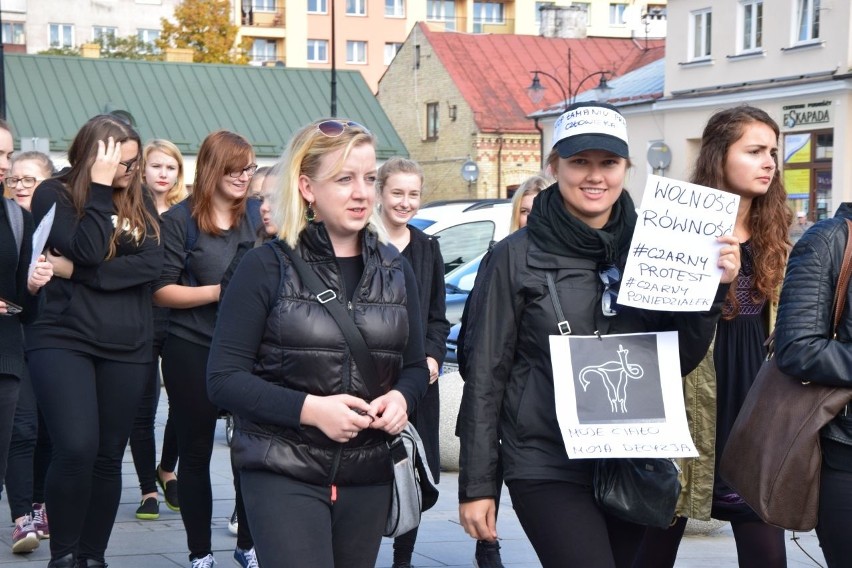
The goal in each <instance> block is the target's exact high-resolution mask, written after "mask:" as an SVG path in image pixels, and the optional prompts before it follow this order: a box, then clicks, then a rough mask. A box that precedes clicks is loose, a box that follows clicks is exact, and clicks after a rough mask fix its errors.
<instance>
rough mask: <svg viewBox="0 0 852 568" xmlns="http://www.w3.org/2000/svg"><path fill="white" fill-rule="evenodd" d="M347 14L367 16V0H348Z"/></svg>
mask: <svg viewBox="0 0 852 568" xmlns="http://www.w3.org/2000/svg"><path fill="white" fill-rule="evenodd" d="M346 15H347V16H366V15H367V0H346Z"/></svg>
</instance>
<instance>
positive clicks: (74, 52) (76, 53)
mask: <svg viewBox="0 0 852 568" xmlns="http://www.w3.org/2000/svg"><path fill="white" fill-rule="evenodd" d="M38 55H67V56H71V57H80V50H79V49H77V48H76V47H51V48H50V49H45V50H44V51H39V52H38Z"/></svg>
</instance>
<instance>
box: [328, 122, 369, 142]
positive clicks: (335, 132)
mask: <svg viewBox="0 0 852 568" xmlns="http://www.w3.org/2000/svg"><path fill="white" fill-rule="evenodd" d="M348 127H351V128H358V129H361V130H363V131H364V132H365V133H366V134H370V131H369V130H368V129H367V127H366V126H364V125H363V124H358V123H357V122H352V121H351V120H349V121H346V122H344V121H342V120H323V121H322V122H320V123H319V124H317V130H319V131H320V132H321V133H322V134H324V135H325V136H327V137H329V138H337V137H338V136H340V135H341V134H343V133H344V132H345V131H346V128H348Z"/></svg>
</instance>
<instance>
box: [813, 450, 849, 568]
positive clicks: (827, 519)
mask: <svg viewBox="0 0 852 568" xmlns="http://www.w3.org/2000/svg"><path fill="white" fill-rule="evenodd" d="M850 518H852V471H844V470H840V469H833V468H831V467H829V466H828V465H826V463H825V461H823V464H822V472H821V475H820V486H819V518H818V519H817V527H816V533H817V538H819V545H820V546H821V547H822V553H823V554H824V555H825V561H826V563H827V565H828V568H843V567H847V566H849V562H850V559H852V538H850V533H849V519H850Z"/></svg>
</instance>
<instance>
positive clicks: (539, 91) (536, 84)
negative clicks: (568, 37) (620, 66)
mask: <svg viewBox="0 0 852 568" xmlns="http://www.w3.org/2000/svg"><path fill="white" fill-rule="evenodd" d="M530 73H532V75H533V79H532V83H531V84H530V86H529V87H527V94H528V95H529V97H530V100H531V101H532V102H534V103H536V104H537V103H540V102H541V99H542V98H543V97H544V90H545V86H544V85H542V84H541V79H539V77H538V76H539V75H543V76H545V77H547V78H548V79H550V80H551V81H553V82H554V83H556V85H557V86H558V87H559V90H560V91H561V92H562V101H563V107H564V109H565V110H568V106H569V105H571V104H573V103H574V101H575V100H576V98H577V95H578V94H579V92H580V89H581V88H582V87H583V84H584V83H585V82H586V81H588V80H589V79H591V78H592V77H597V76H600V78H601V79H600V82H599V83H598V86H597V87H595V89H594V90H595V94H596V95H595V98H596V99H597V100H602V99H605V98H606V96H607V94H608V93H609V91H611V90H612V87H610V86H609V83H608V82H607V75H612V71H594V72H592V73H589V74H588V75H586V76H585V77H583V78H582V79H581V80H580V82H579V83H578V84H577V88H576V89H572V88H571V77H572V74H571V50H570V49H569V50H568V90H567V93H568V95H570V97H568V96H567V95H566V89H565V87H564V86H563V85H562V82H561V81H560V80H559V79H557V78H556V77H554V76H553V75H551V74H550V73H546V72H544V71H542V70H541V69H534V70H533V71H530Z"/></svg>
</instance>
